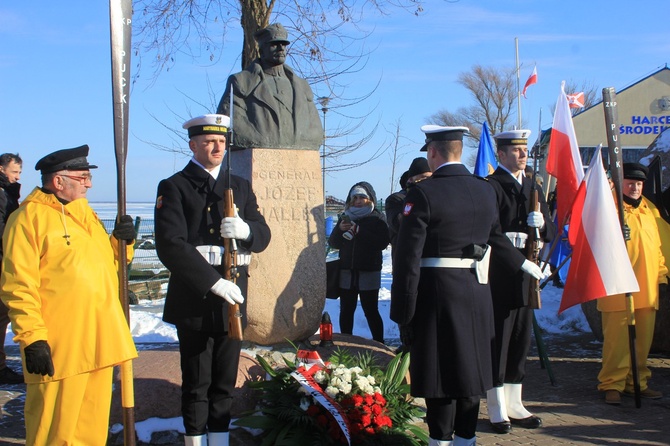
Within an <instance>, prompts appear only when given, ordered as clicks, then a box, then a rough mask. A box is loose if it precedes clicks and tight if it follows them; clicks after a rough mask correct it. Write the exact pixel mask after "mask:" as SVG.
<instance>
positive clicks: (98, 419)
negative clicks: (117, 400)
mask: <svg viewBox="0 0 670 446" xmlns="http://www.w3.org/2000/svg"><path fill="white" fill-rule="evenodd" d="M87 156H88V146H81V147H77V148H74V149H65V150H59V151H57V152H54V153H51V154H49V155H47V156H45V157H44V158H42V159H41V160H40V161H38V162H37V165H36V166H35V170H39V171H41V173H42V187H41V188H39V187H36V188H35V189H34V190H33V191H32V192H31V193H30V195H29V196H28V197H27V198H26V199H25V200H24V201H23V203H21V206H20V207H19V209H17V210H16V211H15V212H14V213H13V214H12V215H11V216H10V218H9V221H8V222H7V226H6V230H5V232H4V236H3V246H4V248H5V254H6V255H5V257H4V259H3V261H2V275H1V281H0V286H1V291H0V297H1V298H2V301H3V302H4V304H5V305H7V307H8V308H9V316H10V318H11V321H12V329H13V331H14V334H15V335H16V336H15V337H14V341H15V342H17V343H18V344H19V346H20V347H21V353H22V356H23V369H24V376H25V381H26V384H27V391H26V403H25V420H26V445H55V444H58V445H87V446H97V445H100V446H102V445H105V444H106V443H107V436H108V425H109V411H110V404H111V396H112V395H111V394H112V371H113V366H114V365H116V364H120V363H122V362H125V361H128V360H131V359H132V358H135V357H137V351H136V350H135V345H134V343H133V339H132V337H131V335H130V330H129V328H128V324H127V323H126V320H125V316H124V314H123V310H122V308H121V304H120V301H119V282H118V276H117V268H118V266H119V265H118V264H117V260H118V256H117V254H118V248H119V243H118V240H120V239H123V240H129V241H131V242H132V240H133V239H134V238H135V232H134V228H133V224H132V218H130V217H129V216H123V217H122V218H121V219H119V221H118V222H117V224H116V225H115V228H114V232H113V236H112V237H111V238H110V237H109V236H108V235H107V232H106V231H105V228H104V227H103V225H102V222H101V221H100V219H99V218H98V216H97V215H96V214H95V212H93V209H91V207H90V206H89V204H88V201H87V200H86V193H87V191H88V189H89V188H90V187H92V184H91V178H92V175H91V171H90V170H91V169H94V168H96V167H97V166H93V165H90V164H89V163H88V161H87V159H86V157H87ZM129 246H130V248H129V255H128V258H129V259H130V258H132V243H130V244H129ZM124 267H125V265H124Z"/></svg>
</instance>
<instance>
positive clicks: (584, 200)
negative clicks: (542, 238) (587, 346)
mask: <svg viewBox="0 0 670 446" xmlns="http://www.w3.org/2000/svg"><path fill="white" fill-rule="evenodd" d="M561 192H562V191H561ZM569 240H570V244H572V259H571V260H570V271H568V278H567V279H566V281H565V288H564V289H563V296H562V298H561V305H560V308H559V309H558V312H559V313H561V312H563V311H564V310H566V309H567V308H569V307H571V306H573V305H577V304H581V303H584V302H588V301H590V300H594V299H598V298H601V297H605V296H612V295H615V294H623V293H631V292H637V291H639V290H640V287H639V286H638V283H637V279H636V278H635V273H634V272H633V267H632V266H631V263H630V259H629V258H628V251H627V250H626V242H625V241H624V239H623V234H622V233H621V226H619V217H618V214H617V209H616V206H615V204H614V196H613V195H612V191H611V190H610V186H609V182H608V181H607V175H606V174H605V169H604V168H603V164H602V157H601V156H600V151H598V152H597V153H596V154H595V155H594V156H593V160H592V161H591V164H590V166H589V169H588V171H587V172H586V175H585V176H584V181H582V184H581V186H580V187H579V191H578V193H577V196H576V198H575V202H574V204H573V206H572V214H571V217H570V231H569Z"/></svg>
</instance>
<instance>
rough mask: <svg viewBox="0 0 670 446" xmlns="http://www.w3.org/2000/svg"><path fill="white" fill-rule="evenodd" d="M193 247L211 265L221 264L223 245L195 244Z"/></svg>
mask: <svg viewBox="0 0 670 446" xmlns="http://www.w3.org/2000/svg"><path fill="white" fill-rule="evenodd" d="M195 249H197V250H198V252H199V253H200V254H201V255H202V256H203V257H204V258H205V260H206V261H207V263H209V264H210V265H212V266H219V265H221V259H222V258H223V252H224V249H223V246H217V245H200V246H196V247H195Z"/></svg>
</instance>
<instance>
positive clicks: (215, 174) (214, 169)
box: [191, 158, 221, 180]
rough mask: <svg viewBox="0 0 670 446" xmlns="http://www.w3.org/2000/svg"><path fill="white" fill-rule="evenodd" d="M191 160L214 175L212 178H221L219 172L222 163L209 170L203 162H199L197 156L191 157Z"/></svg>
mask: <svg viewBox="0 0 670 446" xmlns="http://www.w3.org/2000/svg"><path fill="white" fill-rule="evenodd" d="M191 162H192V163H193V164H195V165H196V166H198V167H200V168H202V169H203V170H204V171H205V172H207V173H208V174H210V175H211V176H212V178H214V179H215V180H216V179H217V178H219V172H220V171H221V164H219V165H218V166H216V167H215V168H213V169H212V170H208V169H207V168H206V167H205V166H203V165H202V164H200V163H199V162H198V160H196V159H195V158H191Z"/></svg>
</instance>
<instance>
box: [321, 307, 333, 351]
mask: <svg viewBox="0 0 670 446" xmlns="http://www.w3.org/2000/svg"><path fill="white" fill-rule="evenodd" d="M319 339H321V342H320V343H319V346H321V347H329V346H331V345H333V324H332V323H331V322H330V315H329V314H328V312H327V311H326V312H325V313H323V316H322V317H321V325H319Z"/></svg>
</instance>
